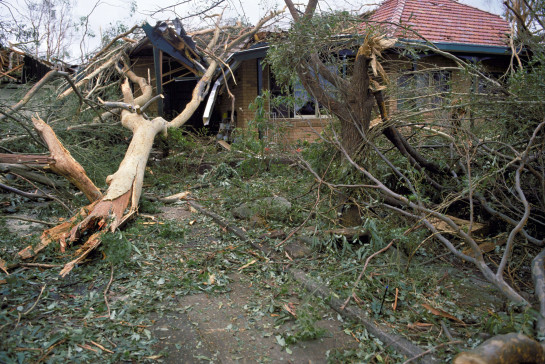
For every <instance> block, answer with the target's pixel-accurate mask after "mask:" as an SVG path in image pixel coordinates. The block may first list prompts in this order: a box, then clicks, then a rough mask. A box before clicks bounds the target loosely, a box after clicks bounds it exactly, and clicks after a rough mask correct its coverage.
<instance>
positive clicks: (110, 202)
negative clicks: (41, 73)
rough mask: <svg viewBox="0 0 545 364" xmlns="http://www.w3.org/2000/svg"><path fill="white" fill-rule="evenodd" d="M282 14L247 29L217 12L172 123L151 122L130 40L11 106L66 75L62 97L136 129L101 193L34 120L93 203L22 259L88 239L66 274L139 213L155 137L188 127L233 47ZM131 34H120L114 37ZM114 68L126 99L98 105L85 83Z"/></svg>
mask: <svg viewBox="0 0 545 364" xmlns="http://www.w3.org/2000/svg"><path fill="white" fill-rule="evenodd" d="M279 13H280V12H271V13H269V15H267V16H265V17H264V18H262V19H261V20H260V21H259V22H258V23H257V24H256V25H255V26H254V27H249V28H247V27H242V26H241V25H235V26H232V27H231V26H222V24H221V19H222V16H221V14H220V15H215V17H217V20H216V21H215V26H214V27H213V28H211V29H210V30H201V31H199V32H198V34H199V35H201V36H202V37H203V38H204V39H206V43H205V44H204V46H203V49H202V53H203V54H204V58H205V60H206V61H207V62H206V63H207V65H208V66H207V67H206V69H205V70H204V72H202V74H201V75H200V77H199V79H198V82H197V84H196V86H195V88H194V89H193V92H192V98H191V100H190V101H189V102H188V103H187V105H186V106H185V108H184V109H183V111H182V112H181V113H180V114H179V115H178V116H176V117H175V118H174V119H172V120H170V121H167V120H165V119H164V118H162V117H156V118H154V119H152V120H149V118H148V117H147V116H146V114H145V109H146V108H147V106H148V105H149V104H150V103H151V102H153V101H154V100H155V99H156V98H157V97H159V95H156V96H155V97H153V89H152V86H151V85H150V84H149V82H148V80H146V78H144V77H140V76H138V75H137V74H136V73H135V72H134V71H133V70H131V69H130V65H129V63H128V61H127V58H128V57H127V54H126V52H127V51H128V49H130V47H131V45H132V44H131V43H127V44H123V45H121V46H116V47H113V48H112V49H108V48H109V47H110V46H112V45H114V44H115V42H111V43H110V44H109V45H108V46H107V47H106V48H105V49H103V50H102V51H101V52H99V53H98V54H97V55H96V56H95V57H94V58H92V59H91V61H90V63H89V66H88V68H87V70H86V72H85V74H86V75H85V77H83V78H81V79H79V80H78V81H77V82H73V81H72V80H71V79H70V78H68V77H67V75H66V74H63V73H59V72H57V71H51V72H50V73H49V74H48V75H46V77H44V80H43V81H41V82H39V83H38V84H37V85H36V86H35V88H33V89H31V90H30V91H29V92H28V94H27V95H26V96H25V97H24V98H23V99H22V100H21V101H20V102H19V103H17V104H16V105H14V106H12V107H11V112H8V113H3V115H2V116H1V118H6V117H9V118H13V116H12V115H11V114H12V113H13V111H15V110H18V109H20V108H21V107H22V106H23V105H25V104H26V103H27V102H28V100H29V99H30V98H32V96H33V95H34V94H35V93H36V91H37V89H39V88H40V87H41V86H43V84H44V83H45V82H46V81H47V80H48V79H50V78H55V77H56V76H59V75H60V76H63V77H66V78H67V80H68V82H67V85H68V86H69V87H68V89H67V90H66V91H64V92H63V93H61V94H60V95H59V98H61V99H64V98H66V97H67V96H68V95H70V94H76V95H77V97H78V99H79V101H80V103H81V104H82V105H83V103H84V102H85V104H87V105H88V106H89V109H90V110H94V111H95V112H96V115H97V116H96V117H97V118H98V119H100V120H102V121H103V120H104V118H108V117H112V115H114V114H112V113H111V112H109V111H108V112H100V111H99V109H101V108H103V107H106V108H109V109H112V108H116V109H120V110H121V125H122V126H123V127H124V128H127V129H129V130H130V131H131V132H132V140H131V142H130V145H129V147H128V150H127V151H126V154H125V157H124V158H123V161H122V162H121V164H120V166H119V168H118V170H117V171H116V172H115V173H113V174H111V175H110V176H108V177H107V179H106V182H107V184H108V186H109V187H108V189H107V191H106V192H105V193H104V194H103V195H102V194H101V193H100V191H99V189H98V188H96V187H95V186H94V184H93V183H92V182H91V180H90V179H89V178H87V176H86V175H85V171H84V170H83V168H82V167H81V166H80V165H79V164H78V163H77V162H76V161H75V159H73V158H72V157H71V156H70V153H68V151H67V150H66V149H65V148H64V147H63V146H62V144H61V143H60V142H59V141H58V140H57V138H56V136H55V133H54V132H53V130H52V129H51V128H50V127H49V126H48V125H47V124H46V123H45V122H44V121H43V120H41V119H40V118H39V117H34V118H33V123H34V126H35V128H36V130H37V131H38V133H39V134H40V136H41V137H42V139H43V140H44V141H45V142H46V144H47V146H48V148H49V150H50V160H48V162H47V163H49V165H50V166H52V167H54V168H57V170H56V171H58V172H59V173H60V174H62V175H63V176H65V177H67V178H68V179H69V180H70V181H72V182H75V183H74V184H75V185H76V186H77V187H78V188H79V189H80V190H81V191H82V192H84V193H85V195H86V196H87V197H88V199H89V200H90V201H91V204H90V205H88V206H85V207H83V208H81V209H80V210H79V212H77V213H76V214H75V215H74V216H73V217H72V218H71V219H69V220H67V221H65V222H63V223H61V224H59V225H58V226H55V227H53V228H50V229H47V230H45V231H44V232H43V234H42V236H41V238H40V241H39V243H38V244H36V245H35V246H28V247H27V248H25V249H24V250H22V251H21V252H19V256H20V257H21V258H23V259H27V258H30V257H33V256H35V255H36V254H37V253H38V252H40V251H41V250H43V249H44V248H45V247H47V246H49V245H50V244H52V243H59V245H60V249H61V251H64V249H65V248H66V247H67V245H69V244H72V243H74V242H76V241H78V240H85V241H84V242H83V244H82V246H81V247H80V248H79V249H78V250H77V251H76V255H77V258H76V259H74V260H72V261H71V262H69V263H67V264H66V265H65V267H64V269H63V270H62V271H61V275H62V276H65V275H66V274H68V273H69V272H70V271H71V270H72V269H73V267H74V266H75V265H76V264H77V263H79V262H81V261H82V260H83V259H84V258H85V257H86V256H87V255H88V254H89V253H90V252H91V251H93V250H94V249H95V248H96V247H97V246H99V245H100V244H101V241H102V238H103V236H104V234H106V233H107V232H112V231H115V230H116V229H117V228H119V227H120V226H121V225H122V224H124V223H125V222H126V221H127V220H128V219H129V218H130V217H131V216H132V215H134V213H135V212H136V211H137V210H138V206H139V201H140V197H141V194H142V184H143V179H144V172H145V168H146V163H147V160H148V157H149V155H150V151H151V149H152V146H153V142H154V139H155V137H156V136H157V135H158V134H163V136H166V135H167V133H168V130H169V129H173V128H179V127H180V126H182V125H184V123H186V121H187V120H188V119H189V118H190V117H191V116H192V115H193V113H194V112H195V110H196V109H197V108H198V106H199V104H200V103H201V102H202V100H203V99H204V97H205V96H206V94H207V92H208V89H209V86H210V83H211V82H212V81H213V80H214V78H215V77H216V76H217V75H218V74H221V73H222V72H229V70H228V69H227V68H226V67H225V66H226V64H225V63H224V61H223V60H225V59H226V58H227V56H228V55H229V54H230V53H231V52H232V49H233V48H236V47H237V46H239V45H241V44H242V43H243V42H245V41H247V40H248V39H249V38H251V37H252V36H253V35H254V34H255V33H256V32H257V31H258V30H259V29H260V28H261V27H262V26H263V25H264V24H266V23H267V22H268V21H270V20H271V19H273V18H274V17H276V16H277V15H278V14H279ZM133 30H134V28H133ZM126 35H127V34H123V35H120V36H119V37H118V38H116V39H114V41H116V40H118V39H119V38H121V37H122V36H126ZM112 70H117V72H118V73H119V74H120V75H121V76H122V77H124V78H125V80H124V82H123V83H122V85H121V91H122V94H123V102H101V103H99V102H98V101H96V100H94V99H93V97H92V96H91V93H92V92H94V91H95V90H96V89H97V87H99V86H100V85H99V84H97V85H95V87H93V88H92V89H91V90H89V88H87V89H86V90H87V91H85V92H84V91H82V88H83V87H84V86H86V85H88V84H89V83H90V82H96V79H97V78H100V77H102V76H103V75H104V73H107V72H110V73H111V72H112ZM113 72H115V71H113ZM98 83H100V82H98ZM131 83H133V84H134V85H137V86H138V88H139V90H140V93H141V95H140V96H138V97H135V96H134V93H133V90H132V88H131ZM99 100H100V99H99ZM100 101H102V100H100Z"/></svg>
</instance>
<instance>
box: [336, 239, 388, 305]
mask: <svg viewBox="0 0 545 364" xmlns="http://www.w3.org/2000/svg"><path fill="white" fill-rule="evenodd" d="M395 241H397V239H392V241H391V242H390V244H388V245H386V246H385V247H384V248H382V249H380V250H379V251H377V252H375V253H373V254H371V255H370V256H369V258H367V260H366V261H365V264H364V266H363V269H362V270H361V273H360V275H359V276H358V279H356V283H354V287H353V288H352V294H354V293H355V292H356V287H357V286H358V284H359V283H360V281H361V278H362V277H363V273H365V270H366V269H367V265H368V264H369V261H371V259H373V258H374V257H375V256H377V255H379V254H380V253H383V252H385V251H386V250H388V249H390V247H391V246H392V244H393V243H394V242H395ZM351 297H352V295H350V296H348V298H347V299H346V301H344V303H343V305H342V306H341V310H344V308H345V307H346V305H348V302H350V298H351Z"/></svg>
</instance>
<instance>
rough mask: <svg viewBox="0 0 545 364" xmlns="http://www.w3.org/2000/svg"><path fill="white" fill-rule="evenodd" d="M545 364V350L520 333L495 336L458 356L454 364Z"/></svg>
mask: <svg viewBox="0 0 545 364" xmlns="http://www.w3.org/2000/svg"><path fill="white" fill-rule="evenodd" d="M518 363H526V364H544V363H545V350H544V349H543V346H541V345H540V344H539V343H538V342H537V341H535V340H533V339H530V338H529V337H528V336H526V335H523V334H520V333H510V334H506V335H498V336H494V337H493V338H490V339H488V340H486V341H485V342H484V343H482V344H481V345H479V346H477V347H476V348H475V349H473V350H471V351H465V352H462V353H460V354H458V355H457V356H456V357H455V358H454V361H453V364H518Z"/></svg>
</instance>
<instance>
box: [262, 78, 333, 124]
mask: <svg viewBox="0 0 545 364" xmlns="http://www.w3.org/2000/svg"><path fill="white" fill-rule="evenodd" d="M320 84H321V85H322V87H323V88H325V89H328V92H333V91H332V90H333V87H332V86H331V85H330V84H329V82H327V81H326V80H324V79H323V78H322V77H321V76H320ZM269 85H270V92H271V96H272V98H273V99H276V101H273V102H272V103H271V108H270V116H271V118H273V119H274V118H294V117H305V116H306V117H319V116H320V104H319V103H318V101H317V100H316V99H315V98H314V97H313V96H312V95H310V94H309V93H308V92H307V91H306V90H305V88H304V87H303V85H302V84H301V82H300V81H299V80H297V81H296V82H295V84H294V85H293V86H292V87H291V88H290V90H289V92H286V91H285V88H284V89H283V88H282V87H281V86H280V85H278V84H277V82H276V80H275V79H274V76H273V75H272V73H270V80H269Z"/></svg>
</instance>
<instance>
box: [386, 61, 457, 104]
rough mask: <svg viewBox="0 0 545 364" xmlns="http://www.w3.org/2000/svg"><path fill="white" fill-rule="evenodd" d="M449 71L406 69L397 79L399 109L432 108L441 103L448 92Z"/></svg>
mask: <svg viewBox="0 0 545 364" xmlns="http://www.w3.org/2000/svg"><path fill="white" fill-rule="evenodd" d="M450 80H451V72H450V71H443V70H441V71H428V72H426V71H418V72H413V71H407V73H404V74H402V75H401V76H400V77H399V78H398V79H397V86H398V92H399V96H398V100H397V108H398V109H399V110H410V109H425V108H434V107H438V106H441V105H443V103H444V102H445V95H446V94H447V93H448V92H450Z"/></svg>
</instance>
